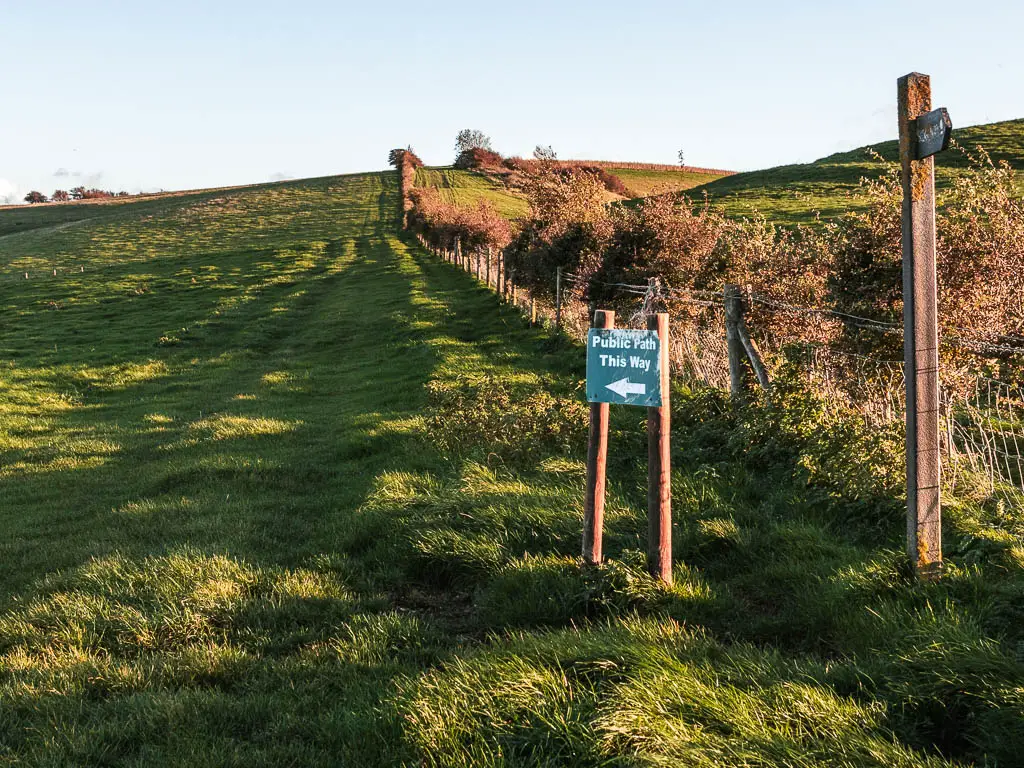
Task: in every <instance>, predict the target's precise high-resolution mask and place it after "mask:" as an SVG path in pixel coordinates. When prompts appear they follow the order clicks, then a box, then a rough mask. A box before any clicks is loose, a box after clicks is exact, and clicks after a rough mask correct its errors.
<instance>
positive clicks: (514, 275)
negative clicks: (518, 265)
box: [511, 267, 518, 306]
mask: <svg viewBox="0 0 1024 768" xmlns="http://www.w3.org/2000/svg"><path fill="white" fill-rule="evenodd" d="M511 278H512V306H515V305H516V299H517V298H518V290H517V288H518V286H517V285H516V269H515V267H513V268H512V275H511Z"/></svg>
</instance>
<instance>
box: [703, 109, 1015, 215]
mask: <svg viewBox="0 0 1024 768" xmlns="http://www.w3.org/2000/svg"><path fill="white" fill-rule="evenodd" d="M953 138H954V141H956V142H957V143H958V144H959V145H960V146H961V147H963V148H964V149H966V150H969V151H973V150H974V149H975V148H976V147H977V146H979V145H980V146H982V147H984V149H985V150H986V151H987V152H988V153H989V154H990V155H991V156H992V159H993V160H995V161H997V162H998V161H1001V160H1006V161H1007V162H1009V163H1010V164H1011V165H1013V166H1014V167H1015V168H1024V119H1022V120H1008V121H1005V122H1001V123H990V124H988V125H976V126H971V127H968V128H960V129H956V130H954V131H953ZM870 150H873V151H874V152H876V153H878V154H879V155H881V157H882V159H883V160H884V161H887V162H893V163H895V162H898V160H899V145H898V143H897V142H896V141H886V142H882V143H881V144H874V145H871V146H867V147H860V148H859V149H855V150H852V151H850V152H841V153H838V154H834V155H829V156H828V157H823V158H821V159H820V160H815V161H814V162H813V163H805V164H798V165H781V166H778V167H777V168H768V169H766V170H762V171H750V172H748V173H737V174H733V175H730V176H725V177H723V178H720V179H716V180H715V181H712V182H710V183H707V184H702V185H700V186H698V187H695V188H693V190H692V193H693V194H694V195H702V194H704V193H707V195H708V197H709V198H711V200H712V201H714V202H715V203H718V204H720V205H721V206H723V207H724V208H725V210H726V212H727V213H729V214H730V215H732V216H737V217H738V216H749V215H751V214H753V213H754V212H756V211H760V212H761V213H763V214H765V215H766V216H767V217H768V218H769V219H770V220H772V221H774V222H776V223H779V224H796V223H807V222H810V221H813V220H814V218H815V216H816V215H817V214H819V213H820V214H821V216H822V217H824V218H831V217H834V216H837V215H839V214H841V213H843V212H845V211H847V210H849V209H850V208H851V207H855V206H856V204H857V201H855V200H851V199H850V193H851V192H853V191H854V190H855V189H856V188H857V185H858V182H859V181H860V179H862V178H864V177H868V178H872V177H877V176H879V175H880V174H881V172H882V170H883V165H882V164H881V163H880V162H879V161H878V160H877V159H874V158H872V157H871V154H870ZM967 165H968V160H967V158H966V157H965V155H964V154H963V152H961V151H957V150H956V149H951V150H949V151H947V152H944V153H942V154H940V155H938V156H937V161H936V167H937V169H938V173H937V183H938V187H939V189H940V191H941V189H942V188H943V187H945V186H947V185H948V184H949V182H950V180H951V179H952V178H954V176H955V174H956V173H957V172H958V171H959V170H961V169H963V168H966V167H967Z"/></svg>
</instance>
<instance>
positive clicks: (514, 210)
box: [416, 168, 527, 219]
mask: <svg viewBox="0 0 1024 768" xmlns="http://www.w3.org/2000/svg"><path fill="white" fill-rule="evenodd" d="M416 186H419V187H434V188H435V189H439V190H440V191H441V195H442V196H443V197H444V199H445V200H447V201H448V202H450V203H455V204H457V205H462V206H467V207H472V206H474V205H477V203H478V202H479V201H480V200H486V201H487V202H489V203H490V204H491V205H493V206H494V208H495V210H496V211H497V212H498V213H500V214H501V215H502V216H505V217H507V218H509V219H518V218H522V217H524V216H526V213H527V205H526V199H525V198H524V197H522V196H521V195H518V194H516V193H514V192H512V191H510V190H509V189H508V188H507V187H506V186H505V185H503V184H502V183H501V182H500V181H497V180H496V179H494V178H492V177H490V176H487V175H486V174H483V173H477V172H476V171H462V170H458V169H456V168H417V169H416Z"/></svg>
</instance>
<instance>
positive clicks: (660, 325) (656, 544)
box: [647, 312, 672, 584]
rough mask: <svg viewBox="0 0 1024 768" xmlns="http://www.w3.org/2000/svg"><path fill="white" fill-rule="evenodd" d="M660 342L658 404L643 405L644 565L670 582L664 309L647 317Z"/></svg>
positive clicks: (668, 419)
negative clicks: (645, 424) (645, 557)
mask: <svg viewBox="0 0 1024 768" xmlns="http://www.w3.org/2000/svg"><path fill="white" fill-rule="evenodd" d="M647 328H648V330H651V331H657V333H658V339H659V341H660V342H661V343H660V349H659V356H660V363H661V364H660V368H661V370H660V374H661V406H660V407H656V408H648V409H647V569H648V571H650V573H651V575H652V576H654V577H656V578H659V579H661V580H662V581H663V582H665V583H666V584H671V583H672V452H671V443H670V435H671V428H672V417H671V411H670V409H669V363H668V350H669V339H668V313H667V312H659V313H658V314H656V315H651V316H649V317H648V318H647Z"/></svg>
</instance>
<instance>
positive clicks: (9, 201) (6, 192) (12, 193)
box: [0, 179, 24, 205]
mask: <svg viewBox="0 0 1024 768" xmlns="http://www.w3.org/2000/svg"><path fill="white" fill-rule="evenodd" d="M23 196H24V195H22V193H21V191H20V190H19V189H18V185H17V184H15V183H14V182H13V181H8V180H7V179H0V205H15V204H16V203H20V202H21V198H22V197H23Z"/></svg>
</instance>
